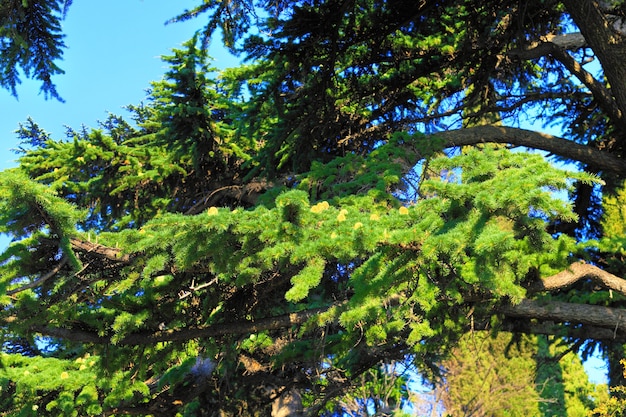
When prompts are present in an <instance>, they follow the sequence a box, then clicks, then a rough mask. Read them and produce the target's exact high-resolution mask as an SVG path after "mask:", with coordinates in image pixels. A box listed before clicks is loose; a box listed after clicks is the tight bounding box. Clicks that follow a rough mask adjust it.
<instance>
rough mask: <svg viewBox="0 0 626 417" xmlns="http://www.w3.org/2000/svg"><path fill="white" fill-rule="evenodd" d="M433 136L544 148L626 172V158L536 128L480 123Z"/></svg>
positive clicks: (448, 143) (449, 143) (458, 142)
mask: <svg viewBox="0 0 626 417" xmlns="http://www.w3.org/2000/svg"><path fill="white" fill-rule="evenodd" d="M432 136H433V137H435V138H438V139H440V140H443V141H444V144H443V147H444V148H449V147H454V146H468V145H478V144H481V143H503V144H512V145H516V146H525V147H527V148H531V149H541V150H544V151H547V152H550V153H553V154H555V155H559V156H562V157H565V158H568V159H571V160H574V161H579V162H583V163H585V164H588V165H589V166H590V167H592V168H595V169H598V170H604V171H613V172H616V173H621V174H624V173H626V161H625V160H624V159H622V158H619V157H617V156H616V155H614V154H610V153H608V152H604V151H601V150H598V149H594V148H591V147H589V146H585V145H580V144H578V143H574V142H572V141H570V140H567V139H563V138H560V137H557V136H553V135H549V134H547V133H540V132H535V131H532V130H526V129H518V128H514V127H506V126H476V127H470V128H464V129H458V130H449V131H446V132H439V133H435V134H433V135H432Z"/></svg>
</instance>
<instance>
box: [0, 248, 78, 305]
mask: <svg viewBox="0 0 626 417" xmlns="http://www.w3.org/2000/svg"><path fill="white" fill-rule="evenodd" d="M67 262H68V259H67V257H66V256H64V257H63V258H62V259H61V262H59V263H58V264H57V266H55V267H54V268H53V269H52V270H51V271H49V272H48V273H46V274H44V275H42V276H41V277H39V278H38V279H36V280H34V281H32V282H29V283H28V284H25V285H23V286H21V287H19V288H16V289H14V290H8V291H7V292H6V294H7V295H15V294H17V293H19V292H22V291H26V290H28V289H30V288H35V287H38V286H40V285H41V284H43V283H44V282H46V281H47V280H48V279H50V278H52V277H53V276H55V275H56V274H57V273H58V272H59V271H60V270H61V269H62V268H63V267H64V266H65V265H66V264H67Z"/></svg>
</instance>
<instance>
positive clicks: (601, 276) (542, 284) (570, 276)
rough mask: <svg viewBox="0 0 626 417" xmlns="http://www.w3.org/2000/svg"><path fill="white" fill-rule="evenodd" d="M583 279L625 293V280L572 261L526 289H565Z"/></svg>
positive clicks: (594, 267) (588, 265)
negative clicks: (564, 267)
mask: <svg viewBox="0 0 626 417" xmlns="http://www.w3.org/2000/svg"><path fill="white" fill-rule="evenodd" d="M583 279H590V280H592V281H594V282H596V283H598V284H602V285H603V286H604V287H606V288H608V289H611V290H614V291H617V292H619V293H620V294H623V295H626V280H624V279H622V278H620V277H618V276H617V275H613V274H611V273H609V272H606V271H604V270H602V269H600V268H598V267H597V266H594V265H591V264H587V263H584V262H576V263H573V264H571V265H570V266H569V267H568V268H567V269H565V270H563V271H561V272H559V273H558V274H555V275H552V276H550V277H547V278H544V279H542V280H541V281H538V282H536V283H533V285H532V286H531V287H530V288H529V289H528V291H529V292H540V291H554V290H560V289H565V288H567V287H569V286H571V285H573V284H575V283H576V282H578V281H580V280H583Z"/></svg>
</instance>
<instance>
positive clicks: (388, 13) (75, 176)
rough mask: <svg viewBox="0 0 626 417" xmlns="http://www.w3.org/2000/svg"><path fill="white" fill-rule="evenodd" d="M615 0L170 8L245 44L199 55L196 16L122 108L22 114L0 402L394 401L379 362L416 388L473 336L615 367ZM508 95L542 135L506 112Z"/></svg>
mask: <svg viewBox="0 0 626 417" xmlns="http://www.w3.org/2000/svg"><path fill="white" fill-rule="evenodd" d="M22 4H27V2H22ZM16 7H17V6H16ZM203 13H204V15H203ZM625 14H626V10H625V9H624V7H623V5H622V2H606V3H604V2H601V3H595V2H590V1H586V0H566V1H564V2H557V1H550V0H548V1H530V2H526V3H525V4H523V5H522V4H520V3H519V2H517V1H515V2H513V1H505V2H501V1H499V2H485V1H482V2H476V1H470V0H468V1H464V2H459V1H444V2H429V1H423V2H406V1H378V0H353V1H337V0H326V1H319V2H270V3H267V4H265V3H263V4H256V3H253V2H251V1H248V0H232V1H208V2H202V4H201V5H200V6H198V8H197V9H195V10H191V11H188V12H186V13H184V14H182V15H181V16H179V17H178V20H181V19H186V18H191V17H195V16H199V15H200V16H208V24H207V26H206V28H205V30H204V31H203V34H204V35H205V36H211V35H212V33H213V32H214V31H215V29H216V28H218V27H219V28H221V29H222V31H223V34H224V38H223V39H224V41H225V43H226V44H227V46H229V47H230V48H232V49H233V50H238V51H239V52H241V53H244V54H245V56H246V57H247V58H248V63H247V64H246V65H242V66H240V67H238V68H233V69H229V70H226V71H223V72H221V73H214V72H212V70H211V68H210V66H209V62H208V57H207V56H206V52H205V51H204V50H203V49H202V47H201V45H200V43H201V41H202V36H201V35H198V36H197V37H195V38H194V39H192V40H190V41H189V42H188V43H186V44H185V45H184V48H182V49H180V50H175V51H173V53H172V55H170V56H167V57H165V58H164V60H165V61H166V62H167V63H168V64H169V66H170V68H169V70H168V71H167V72H166V74H165V77H164V79H163V80H161V81H157V82H155V83H153V85H152V91H151V97H150V100H149V101H148V102H147V103H145V104H143V105H135V106H133V105H131V106H129V110H130V116H129V117H130V120H125V118H124V117H122V116H117V115H111V116H110V117H109V118H108V119H107V120H106V121H105V122H103V123H102V126H101V128H100V129H95V130H83V131H76V132H72V136H71V137H70V138H69V139H56V138H51V137H50V136H49V135H48V134H46V133H45V132H44V131H43V129H41V128H40V127H39V126H37V125H36V123H35V122H34V121H29V122H28V123H27V124H25V125H24V126H23V128H22V129H21V130H20V132H19V135H20V137H21V138H22V139H23V140H24V145H23V150H22V154H21V157H20V166H19V167H18V168H15V169H12V170H7V171H5V172H3V173H2V174H1V175H0V231H2V232H3V233H8V234H10V235H11V236H12V238H13V241H12V243H11V245H10V246H9V248H8V249H7V250H6V251H5V252H4V253H3V254H2V255H1V257H0V260H1V261H2V263H1V264H0V272H1V275H0V276H1V280H0V293H1V294H2V295H1V296H0V302H1V303H2V306H3V308H2V309H1V310H0V323H1V327H2V336H3V346H4V350H5V353H4V354H3V355H2V364H3V366H4V367H3V369H2V370H1V372H2V373H1V374H0V390H1V391H2V393H3V395H2V397H1V398H2V400H1V401H2V402H1V403H0V406H1V407H2V410H3V411H4V412H5V413H6V414H7V415H24V416H26V415H33V416H35V415H37V416H39V415H102V414H105V415H127V414H133V415H163V416H169V415H189V416H191V415H244V416H245V415H249V416H254V415H274V416H278V415H286V414H287V413H289V414H290V415H302V414H303V413H307V414H309V415H332V414H337V415H338V414H340V413H341V412H344V411H345V412H353V410H358V407H360V406H364V405H365V406H366V405H367V404H371V407H374V408H376V407H379V409H380V410H381V412H382V411H383V410H385V411H386V410H389V409H394V408H395V409H401V408H402V406H403V405H404V404H405V403H406V401H407V399H408V398H409V397H410V395H411V389H410V387H409V386H408V380H407V379H405V378H404V377H403V375H402V374H401V373H393V372H390V368H389V364H391V363H398V362H401V363H404V364H405V366H407V367H408V366H410V367H412V368H413V369H415V370H416V371H418V372H420V373H421V375H423V376H424V377H425V378H428V379H430V380H432V381H436V380H437V377H438V376H439V374H440V371H441V368H440V366H441V364H442V363H445V360H446V358H449V357H450V356H449V354H450V353H451V352H454V350H455V349H457V348H459V347H462V341H463V338H464V335H466V334H467V333H468V332H471V331H474V332H480V331H483V330H485V331H486V330H488V331H490V332H493V333H494V334H495V335H497V334H498V333H499V332H509V333H512V334H515V335H517V336H516V337H517V338H518V340H524V339H523V338H524V337H526V336H522V335H524V334H531V335H542V336H541V337H544V336H548V335H549V336H550V338H549V340H554V341H555V342H558V343H560V344H562V343H565V344H566V345H568V346H570V347H572V348H574V349H578V348H579V347H580V348H582V349H583V350H584V351H585V352H589V351H591V350H592V349H594V348H595V347H596V346H599V347H600V348H601V349H604V350H603V351H604V352H605V353H606V355H607V357H608V358H609V359H610V361H611V364H612V365H614V366H613V367H612V369H620V368H618V366H619V359H620V358H621V357H620V355H621V353H623V343H624V342H626V330H625V329H626V321H624V318H623V317H622V315H621V312H622V307H623V302H624V297H625V296H626V286H625V283H626V281H624V272H623V265H622V264H623V262H622V254H623V251H624V234H623V228H622V229H620V227H619V226H618V222H619V221H620V219H621V217H620V216H622V215H623V210H621V206H622V204H623V187H624V185H623V177H624V175H625V173H626V164H625V163H624V155H623V152H624V143H625V142H626V137H625V131H626V125H625V123H624V114H626V74H624V72H626V69H624V66H623V65H622V63H623V62H624V59H623V58H624V57H625V56H626V34H625V32H623V25H622V23H623V22H622V19H623V16H624V15H625ZM175 20H176V19H175ZM578 30H580V33H579V32H578ZM34 52H36V51H34ZM591 60H593V61H594V62H595V63H596V65H597V67H598V68H599V70H598V73H591V72H589V71H590V70H588V69H586V67H584V66H583V64H585V63H587V62H589V61H591ZM16 65H21V63H19V62H8V63H6V64H4V68H15V66H16ZM486 93H488V94H487V95H485V94H486ZM481 97H487V98H488V100H483V99H481ZM494 114H497V115H498V119H497V120H498V123H497V125H494V124H493V115H494ZM531 115H533V118H534V121H537V122H544V123H549V124H552V125H555V126H557V127H560V128H561V129H562V131H563V132H564V133H563V137H555V136H550V135H547V134H542V133H539V132H536V131H531V130H523V129H520V128H519V127H516V123H517V122H518V121H519V120H521V119H523V118H525V117H531ZM468 121H469V122H468ZM470 126H471V127H470ZM488 143H497V144H500V145H511V146H525V147H527V148H531V149H540V150H544V151H547V152H549V153H550V155H549V156H543V155H542V154H538V153H524V152H512V151H511V150H510V149H509V146H490V145H485V144H488ZM555 160H560V161H567V162H572V163H574V164H576V168H578V169H576V170H572V171H564V170H562V169H560V168H556V167H555V166H554V165H553V164H552V162H553V161H555ZM562 191H566V192H568V193H569V194H568V199H567V200H568V201H564V199H562V198H558V197H557V196H556V195H555V193H558V192H562ZM603 199H604V200H603ZM603 201H604V202H603ZM622 217H623V216H622ZM503 334H505V333H503ZM507 334H508V333H507ZM498 337H500V338H501V337H505V336H496V339H494V341H495V342H494V343H497V342H498V340H499V339H498ZM532 337H535V336H532ZM536 337H539V336H536ZM519 338H521V339H519ZM541 340H548V339H541ZM460 341H461V344H460ZM538 347H541V348H542V349H543V351H544V352H547V353H546V356H550V355H556V353H555V352H557V351H556V350H554V349H555V348H554V347H550V346H544V347H542V346H541V345H540V344H538ZM559 349H564V348H563V347H560V348H559ZM558 352H560V351H558ZM548 353H549V354H548ZM520 355H521V357H520V360H521V361H522V362H523V360H524V355H523V353H522V352H521V351H520ZM523 366H525V365H523ZM560 369H561V370H562V372H563V373H564V372H565V371H564V370H565V367H560ZM509 371H510V369H509ZM389 374H391V375H394V378H393V379H392V380H389V381H388V382H383V381H384V377H385V376H386V375H389ZM451 375H452V374H451ZM503 375H505V373H503ZM621 375H622V374H621V373H618V372H612V373H611V374H610V376H611V378H612V379H611V381H610V382H611V384H612V385H618V384H620V383H621V382H622V380H621V379H620V378H619V377H621ZM450 378H452V377H450ZM537 380H540V378H539V377H537ZM385 384H387V385H386V386H387V391H384V392H383V389H382V388H383V387H385ZM368 385H369V386H370V387H372V388H371V389H368V390H364V389H363V387H364V386H368ZM5 393H6V394H7V395H4V394H5ZM540 393H542V392H541V391H540ZM364 397H367V398H364ZM551 398H552V397H551ZM352 400H354V401H352ZM355 404H356V405H355ZM521 406H523V407H527V406H529V404H522V405H521ZM589 406H590V405H584V407H589ZM357 412H359V411H357Z"/></svg>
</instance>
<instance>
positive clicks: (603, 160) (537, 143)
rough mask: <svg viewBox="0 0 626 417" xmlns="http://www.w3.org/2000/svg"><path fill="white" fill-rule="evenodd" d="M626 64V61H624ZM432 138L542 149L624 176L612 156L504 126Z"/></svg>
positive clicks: (624, 167)
mask: <svg viewBox="0 0 626 417" xmlns="http://www.w3.org/2000/svg"><path fill="white" fill-rule="evenodd" d="M625 62H626V61H625ZM433 136H434V137H436V138H438V139H440V140H443V141H444V145H443V146H444V147H453V146H468V145H477V144H480V143H503V144H511V145H516V146H526V147H528V148H533V149H541V150H544V151H547V152H550V153H553V154H555V155H559V156H562V157H565V158H568V159H571V160H574V161H579V162H583V163H585V164H588V165H589V166H590V167H593V168H596V169H598V170H605V171H613V172H617V173H621V174H624V173H626V161H625V160H624V159H622V158H619V157H618V156H616V155H614V154H610V153H608V152H604V151H601V150H598V149H595V148H591V147H589V146H585V145H580V144H577V143H573V142H572V141H570V140H567V139H563V138H559V137H557V136H553V135H549V134H547V133H540V132H535V131H532V130H526V129H518V128H514V127H506V126H476V127H471V128H464V129H459V130H449V131H446V132H439V133H436V134H434V135H433Z"/></svg>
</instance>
